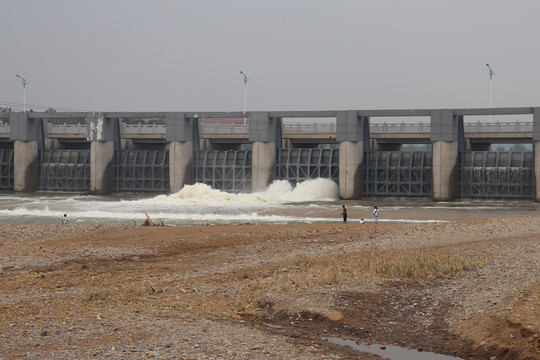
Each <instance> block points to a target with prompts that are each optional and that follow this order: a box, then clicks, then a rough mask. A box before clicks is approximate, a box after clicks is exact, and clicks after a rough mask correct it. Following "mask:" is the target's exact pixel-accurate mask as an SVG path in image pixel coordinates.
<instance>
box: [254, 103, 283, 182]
mask: <svg viewBox="0 0 540 360" xmlns="http://www.w3.org/2000/svg"><path fill="white" fill-rule="evenodd" d="M280 134H281V119H280V118H270V117H269V115H268V112H259V111H258V112H252V113H250V114H249V141H250V142H251V143H252V149H251V150H252V153H251V191H252V192H257V191H263V190H264V189H266V188H267V187H268V185H270V184H271V183H272V181H273V180H274V178H275V176H276V146H277V145H280V144H281V139H280Z"/></svg>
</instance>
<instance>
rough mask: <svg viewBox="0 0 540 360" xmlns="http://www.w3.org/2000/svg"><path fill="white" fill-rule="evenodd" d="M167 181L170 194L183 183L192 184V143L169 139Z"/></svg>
mask: <svg viewBox="0 0 540 360" xmlns="http://www.w3.org/2000/svg"><path fill="white" fill-rule="evenodd" d="M169 181H170V192H171V193H172V194H174V193H176V192H178V191H180V190H182V188H183V187H184V185H188V184H193V143H192V142H190V141H171V142H170V143H169Z"/></svg>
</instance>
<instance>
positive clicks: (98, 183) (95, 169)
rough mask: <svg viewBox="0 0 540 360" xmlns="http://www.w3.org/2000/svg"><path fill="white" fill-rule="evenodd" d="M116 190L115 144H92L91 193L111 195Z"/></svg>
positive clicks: (104, 142)
mask: <svg viewBox="0 0 540 360" xmlns="http://www.w3.org/2000/svg"><path fill="white" fill-rule="evenodd" d="M113 190H114V142H113V141H92V142H91V143H90V192H91V193H94V194H109V193H111V192H113Z"/></svg>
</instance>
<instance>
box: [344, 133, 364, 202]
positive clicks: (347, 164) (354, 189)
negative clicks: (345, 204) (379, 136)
mask: <svg viewBox="0 0 540 360" xmlns="http://www.w3.org/2000/svg"><path fill="white" fill-rule="evenodd" d="M363 164H364V143H363V141H341V142H340V143H339V196H340V197H341V198H342V199H361V198H362V195H363Z"/></svg>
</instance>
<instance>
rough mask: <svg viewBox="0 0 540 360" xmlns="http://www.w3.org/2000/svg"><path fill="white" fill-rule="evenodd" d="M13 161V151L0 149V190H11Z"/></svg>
mask: <svg viewBox="0 0 540 360" xmlns="http://www.w3.org/2000/svg"><path fill="white" fill-rule="evenodd" d="M13 163H14V151H13V150H8V149H0V190H7V191H12V190H13V185H14V176H13V174H14V168H13Z"/></svg>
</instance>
